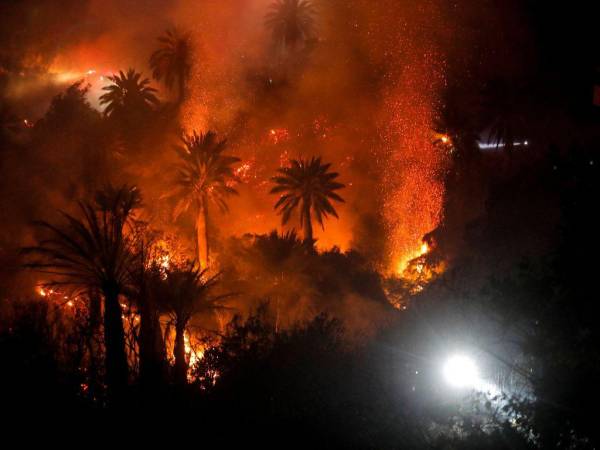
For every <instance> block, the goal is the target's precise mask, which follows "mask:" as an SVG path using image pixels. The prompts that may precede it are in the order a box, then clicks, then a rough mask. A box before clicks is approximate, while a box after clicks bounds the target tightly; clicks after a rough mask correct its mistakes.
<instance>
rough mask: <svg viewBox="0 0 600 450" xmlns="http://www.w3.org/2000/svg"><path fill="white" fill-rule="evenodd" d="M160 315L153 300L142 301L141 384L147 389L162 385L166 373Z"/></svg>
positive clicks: (148, 298) (146, 296)
mask: <svg viewBox="0 0 600 450" xmlns="http://www.w3.org/2000/svg"><path fill="white" fill-rule="evenodd" d="M161 342H162V339H161V332H160V323H159V321H158V313H157V311H156V307H155V305H154V302H153V301H152V298H150V296H149V295H145V296H144V298H141V299H140V382H141V383H142V385H144V386H147V387H154V386H156V385H157V384H159V383H160V381H161V379H162V376H163V372H164V361H165V359H164V351H162V349H161Z"/></svg>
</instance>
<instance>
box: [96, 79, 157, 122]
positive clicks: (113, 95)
mask: <svg viewBox="0 0 600 450" xmlns="http://www.w3.org/2000/svg"><path fill="white" fill-rule="evenodd" d="M108 79H109V80H110V81H111V82H112V84H110V85H108V86H105V87H104V88H102V90H104V91H106V93H105V94H102V95H101V96H100V104H101V105H106V108H105V109H104V115H106V116H113V115H115V114H117V115H125V116H128V115H131V114H135V113H140V112H141V113H143V112H147V111H150V110H151V109H152V107H153V106H156V105H158V104H159V100H158V98H157V97H156V95H155V93H156V89H154V88H153V87H150V86H148V85H149V84H150V80H149V79H148V78H142V74H141V73H139V72H136V71H135V70H134V69H129V70H128V71H127V73H123V71H119V73H118V74H117V75H113V76H110V77H108Z"/></svg>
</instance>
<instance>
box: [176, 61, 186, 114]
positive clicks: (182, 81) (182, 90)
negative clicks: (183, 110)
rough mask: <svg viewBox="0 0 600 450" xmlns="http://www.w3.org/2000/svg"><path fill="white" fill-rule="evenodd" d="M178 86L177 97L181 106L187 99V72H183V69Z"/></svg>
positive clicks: (180, 72)
mask: <svg viewBox="0 0 600 450" xmlns="http://www.w3.org/2000/svg"><path fill="white" fill-rule="evenodd" d="M177 78H178V83H177V84H178V87H179V97H178V99H177V101H178V103H179V106H181V105H183V102H184V101H185V74H184V73H183V69H180V70H179V75H178V77H177Z"/></svg>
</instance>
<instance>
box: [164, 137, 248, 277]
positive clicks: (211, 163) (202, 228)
mask: <svg viewBox="0 0 600 450" xmlns="http://www.w3.org/2000/svg"><path fill="white" fill-rule="evenodd" d="M182 143H183V145H181V146H179V147H176V151H177V153H178V154H179V157H180V163H179V164H178V166H177V179H176V187H175V189H174V191H173V192H171V193H169V194H167V195H168V196H171V195H174V196H176V197H178V198H179V201H178V202H177V204H176V206H175V211H174V216H175V217H176V218H177V217H179V216H180V215H181V214H182V213H183V212H186V211H188V210H189V209H190V208H191V207H192V206H193V207H194V208H195V210H196V244H197V250H198V261H199V263H200V266H201V267H203V268H205V267H207V266H208V255H209V239H208V228H207V222H208V210H209V204H210V203H214V204H216V205H217V206H218V207H219V209H220V210H221V211H223V212H225V211H227V210H228V207H227V201H226V199H227V197H228V196H230V195H237V193H238V192H237V190H236V189H235V188H234V187H233V185H234V184H235V183H236V182H238V181H239V180H238V177H237V176H236V175H235V172H234V170H233V167H232V165H233V164H235V163H237V162H239V161H240V159H239V158H236V157H235V156H229V155H225V154H223V152H224V151H225V149H226V147H227V141H225V140H217V135H216V133H214V132H212V131H209V132H207V133H206V134H197V133H196V132H193V133H192V134H191V135H184V136H183V137H182Z"/></svg>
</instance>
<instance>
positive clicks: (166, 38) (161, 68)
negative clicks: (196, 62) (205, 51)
mask: <svg viewBox="0 0 600 450" xmlns="http://www.w3.org/2000/svg"><path fill="white" fill-rule="evenodd" d="M158 42H159V43H160V47H159V48H158V49H157V50H156V51H155V52H154V53H152V56H151V57H150V67H151V68H152V77H153V78H154V79H155V80H156V81H162V82H163V83H164V85H165V86H166V87H167V88H168V89H169V90H174V89H177V92H178V101H179V103H182V102H183V100H184V99H185V93H186V87H187V82H188V80H189V78H190V74H191V71H192V51H193V50H192V40H191V36H190V34H189V33H180V32H179V31H177V30H176V29H173V30H167V31H166V32H165V34H164V35H163V36H161V37H159V38H158Z"/></svg>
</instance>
